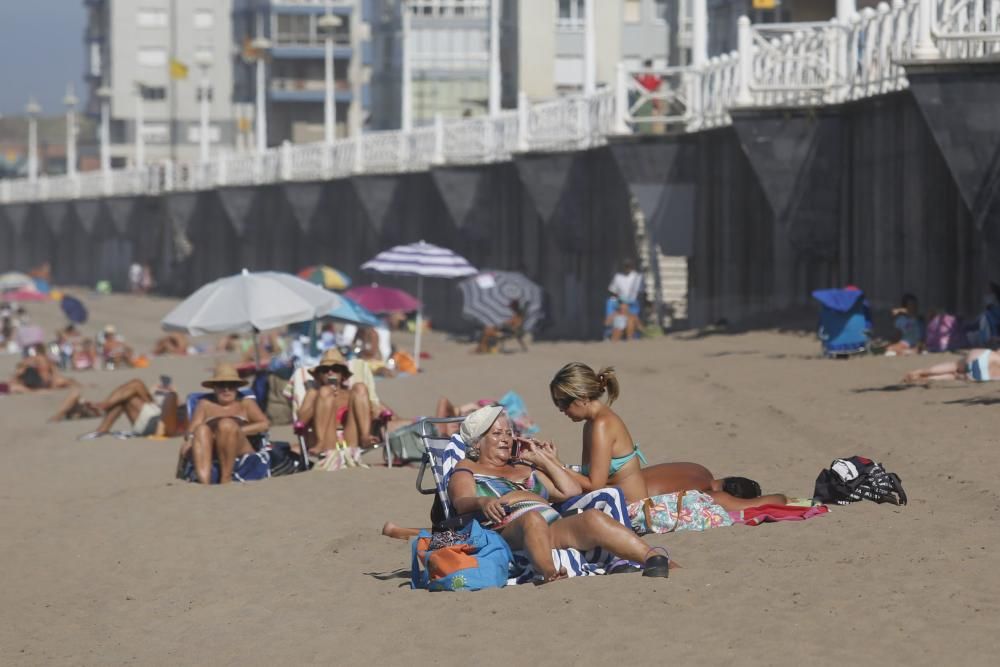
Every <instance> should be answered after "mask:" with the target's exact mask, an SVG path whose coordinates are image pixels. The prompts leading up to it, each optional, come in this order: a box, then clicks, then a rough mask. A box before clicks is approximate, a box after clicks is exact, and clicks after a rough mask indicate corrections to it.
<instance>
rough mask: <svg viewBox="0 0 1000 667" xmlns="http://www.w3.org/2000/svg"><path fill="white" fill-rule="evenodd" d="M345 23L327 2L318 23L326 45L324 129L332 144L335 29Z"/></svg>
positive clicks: (334, 105)
mask: <svg viewBox="0 0 1000 667" xmlns="http://www.w3.org/2000/svg"><path fill="white" fill-rule="evenodd" d="M341 24H343V20H341V18H340V17H339V16H334V15H333V13H332V12H331V11H330V0H327V2H326V14H324V15H323V16H321V17H320V19H319V21H318V22H317V25H318V26H319V29H320V30H322V31H323V42H324V46H325V47H326V61H325V70H324V74H325V77H326V79H325V81H324V92H325V93H326V97H325V98H324V105H323V129H324V138H325V139H326V143H328V144H332V143H333V141H334V139H336V138H337V99H336V91H335V89H334V68H333V37H334V31H335V30H336V29H337V28H338V27H340V26H341Z"/></svg>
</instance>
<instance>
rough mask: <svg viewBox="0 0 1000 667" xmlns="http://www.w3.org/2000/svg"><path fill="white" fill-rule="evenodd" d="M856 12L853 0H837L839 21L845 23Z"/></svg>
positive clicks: (855, 4) (856, 8)
mask: <svg viewBox="0 0 1000 667" xmlns="http://www.w3.org/2000/svg"><path fill="white" fill-rule="evenodd" d="M857 13H858V7H857V3H855V1H854V0H837V20H838V21H840V22H841V23H847V21H849V20H850V19H851V17H852V16H854V15H855V14H857Z"/></svg>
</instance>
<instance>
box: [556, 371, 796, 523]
mask: <svg viewBox="0 0 1000 667" xmlns="http://www.w3.org/2000/svg"><path fill="white" fill-rule="evenodd" d="M549 391H550V394H551V396H552V402H553V403H554V404H555V406H556V408H557V409H558V410H559V411H560V412H562V413H563V414H564V415H566V417H568V418H569V419H571V420H573V421H575V422H584V427H583V451H582V461H583V465H582V466H581V470H580V472H579V473H576V472H574V473H572V474H573V476H574V478H575V479H576V481H577V482H578V483H579V484H580V486H581V488H583V490H584V491H591V490H594V489H601V488H604V487H607V486H617V487H619V488H621V490H622V492H623V493H624V494H625V500H626V502H628V503H629V507H628V510H629V516H630V517H631V518H632V525H633V528H635V529H637V530H639V531H641V532H672V531H674V530H684V529H703V528H706V527H709V525H728V520H729V517H728V512H729V511H735V510H744V509H748V508H751V507H759V506H760V505H785V504H787V502H788V499H787V498H786V497H785V496H783V495H781V494H771V495H767V496H761V495H760V490H759V487H756V484H755V483H754V482H751V481H750V480H741V479H740V478H732V479H735V480H739V482H741V483H733V482H730V483H729V484H728V486H729V487H730V490H729V491H727V490H725V489H726V487H727V481H726V480H717V479H714V478H713V477H712V475H711V473H710V472H709V471H708V470H707V469H706V468H704V467H703V466H699V465H697V464H692V463H683V464H674V463H669V464H663V465H660V466H652V467H649V468H642V466H641V465H640V464H641V463H645V462H646V461H645V457H644V456H643V454H642V450H640V449H639V445H638V443H636V442H635V441H634V440H633V439H632V436H631V434H630V433H629V431H628V428H627V427H626V426H625V422H623V421H622V419H621V417H619V416H618V415H617V414H615V412H614V411H613V410H612V409H611V403H613V402H614V401H615V399H617V398H618V395H619V393H620V386H619V383H618V377H617V376H616V375H615V372H614V369H613V368H604V369H601V371H600V372H595V371H594V370H593V369H592V368H590V367H589V366H587V365H586V364H582V363H579V362H573V363H570V364H567V365H565V366H563V367H562V368H561V369H560V370H559V372H558V373H556V375H555V377H553V378H552V381H551V382H550V384H549ZM604 394H607V396H608V401H607V403H605V402H603V401H601V400H600V399H601V397H602V396H604ZM741 486H744V487H750V488H746V489H741V488H740V487H741ZM753 487H756V488H753ZM731 491H737V492H738V493H739V495H741V496H742V495H747V496H755V497H748V498H744V497H738V496H737V495H734V493H732V492H731ZM742 491H747V492H746V493H743V492H742ZM651 507H655V508H657V509H656V511H654V512H652V513H651V512H650V511H649V509H650V508H651ZM683 509H690V510H691V512H690V515H691V517H692V520H694V521H696V522H700V521H701V520H702V519H704V521H708V522H709V523H708V524H705V525H690V526H688V525H687V524H686V523H684V522H683V521H680V520H679V518H678V517H680V516H684V517H687V516H688V513H687V512H682V511H681V510H683ZM651 514H652V517H650V515H651ZM650 520H651V522H652V525H647V524H648V523H650Z"/></svg>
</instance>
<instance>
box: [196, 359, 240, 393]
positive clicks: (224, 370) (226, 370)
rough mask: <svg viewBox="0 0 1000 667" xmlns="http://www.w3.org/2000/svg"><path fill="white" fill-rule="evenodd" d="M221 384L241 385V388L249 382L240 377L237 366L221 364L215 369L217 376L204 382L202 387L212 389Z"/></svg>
mask: <svg viewBox="0 0 1000 667" xmlns="http://www.w3.org/2000/svg"><path fill="white" fill-rule="evenodd" d="M220 382H233V383H239V385H240V386H241V387H242V386H245V385H246V384H247V381H246V380H244V379H243V378H241V377H240V374H239V373H238V372H237V371H236V367H235V366H233V365H232V364H219V365H218V366H216V367H215V374H214V375H213V376H212V377H210V378H209V379H207V380H205V381H204V382H202V383H201V386H202V387H207V388H208V389H212V388H213V387H214V386H215V385H216V384H219V383H220Z"/></svg>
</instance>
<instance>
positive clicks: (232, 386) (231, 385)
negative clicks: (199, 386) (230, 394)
mask: <svg viewBox="0 0 1000 667" xmlns="http://www.w3.org/2000/svg"><path fill="white" fill-rule="evenodd" d="M241 386H243V385H242V384H241V383H239V382H216V383H215V385H213V388H214V389H215V390H216V391H237V390H238V389H239V388H240V387H241Z"/></svg>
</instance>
